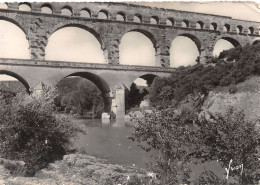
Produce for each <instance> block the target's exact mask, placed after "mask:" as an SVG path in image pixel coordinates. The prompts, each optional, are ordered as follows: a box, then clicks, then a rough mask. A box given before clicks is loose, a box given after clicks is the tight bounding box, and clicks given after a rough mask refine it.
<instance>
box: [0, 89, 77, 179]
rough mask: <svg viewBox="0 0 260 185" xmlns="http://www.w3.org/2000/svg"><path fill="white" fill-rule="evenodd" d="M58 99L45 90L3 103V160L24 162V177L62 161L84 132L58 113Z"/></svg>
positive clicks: (0, 150) (0, 139)
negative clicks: (72, 141)
mask: <svg viewBox="0 0 260 185" xmlns="http://www.w3.org/2000/svg"><path fill="white" fill-rule="evenodd" d="M56 96H57V94H56V91H55V89H46V90H44V92H43V93H42V94H39V95H30V96H29V95H24V94H18V95H17V96H16V97H14V98H13V99H10V101H9V102H6V101H4V100H1V101H0V156H1V157H3V158H6V159H11V160H22V161H24V162H25V166H26V174H25V175H33V174H34V172H35V171H36V170H39V169H41V168H43V167H46V165H47V164H48V163H49V162H52V161H54V160H56V159H60V158H61V157H62V156H63V155H64V154H66V151H67V150H68V149H69V147H70V144H71V139H72V138H74V137H76V136H77V134H78V132H79V131H81V129H79V127H77V126H76V125H75V124H72V123H71V121H70V119H69V118H68V117H67V116H65V115H58V114H56V113H55V111H54V110H53V107H54V103H53V102H54V98H55V97H56Z"/></svg>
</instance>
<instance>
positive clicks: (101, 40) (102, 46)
mask: <svg viewBox="0 0 260 185" xmlns="http://www.w3.org/2000/svg"><path fill="white" fill-rule="evenodd" d="M64 28H74V29H82V31H83V32H86V34H89V35H91V36H93V38H94V39H96V41H97V43H99V44H100V47H99V46H97V47H95V48H96V49H98V50H99V49H100V52H101V53H100V55H99V56H101V54H102V57H103V58H104V59H105V62H103V61H102V62H100V61H98V62H97V63H106V62H107V60H106V58H107V56H106V54H107V46H106V45H105V42H104V38H103V37H102V36H101V34H99V33H98V32H97V31H96V30H94V29H93V28H91V27H89V26H85V25H82V24H77V23H69V24H61V25H59V26H57V27H56V28H53V29H51V30H49V31H48V32H47V37H46V38H47V42H46V46H45V48H44V54H45V57H46V56H47V53H46V49H47V47H48V43H49V41H50V38H51V36H52V35H54V34H55V33H56V32H58V31H59V30H62V29H64ZM83 32H82V33H83ZM54 38H55V37H54ZM106 44H107V43H106ZM77 46H78V45H76V47H77ZM92 46H96V45H95V44H94V45H92ZM71 62H73V60H71ZM74 62H85V61H74Z"/></svg>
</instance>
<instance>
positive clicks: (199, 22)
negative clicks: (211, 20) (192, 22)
mask: <svg viewBox="0 0 260 185" xmlns="http://www.w3.org/2000/svg"><path fill="white" fill-rule="evenodd" d="M203 27H204V23H203V22H202V21H198V22H197V23H196V29H203Z"/></svg>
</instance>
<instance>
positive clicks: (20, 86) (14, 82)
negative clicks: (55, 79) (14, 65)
mask: <svg viewBox="0 0 260 185" xmlns="http://www.w3.org/2000/svg"><path fill="white" fill-rule="evenodd" d="M0 91H1V92H2V93H3V92H4V93H8V94H9V95H12V96H15V95H16V94H17V93H28V94H29V93H30V86H29V84H28V83H27V82H26V80H25V79H24V78H22V77H21V76H20V75H18V74H16V73H14V72H11V71H6V70H0Z"/></svg>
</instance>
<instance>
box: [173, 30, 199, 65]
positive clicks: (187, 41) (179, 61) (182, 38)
mask: <svg viewBox="0 0 260 185" xmlns="http://www.w3.org/2000/svg"><path fill="white" fill-rule="evenodd" d="M200 50H201V42H200V40H199V39H198V38H197V37H195V36H194V35H190V34H182V35H179V36H177V37H176V38H175V39H174V40H173V41H172V44H171V48H170V66H171V67H180V66H189V65H195V64H197V62H198V61H199V56H200Z"/></svg>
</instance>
